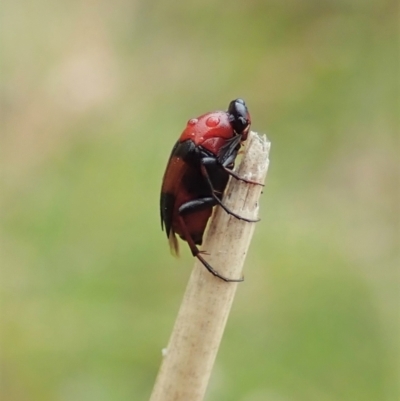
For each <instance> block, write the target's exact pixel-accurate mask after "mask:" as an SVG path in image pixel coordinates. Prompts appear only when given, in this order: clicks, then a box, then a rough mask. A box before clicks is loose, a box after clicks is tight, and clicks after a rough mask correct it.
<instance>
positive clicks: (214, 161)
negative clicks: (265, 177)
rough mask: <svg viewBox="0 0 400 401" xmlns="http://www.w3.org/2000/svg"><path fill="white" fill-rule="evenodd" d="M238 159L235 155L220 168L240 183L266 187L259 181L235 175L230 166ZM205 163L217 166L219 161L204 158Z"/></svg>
mask: <svg viewBox="0 0 400 401" xmlns="http://www.w3.org/2000/svg"><path fill="white" fill-rule="evenodd" d="M235 159H236V155H235V154H233V155H232V156H229V157H228V158H227V159H226V160H225V162H224V163H223V164H219V165H220V166H222V168H223V169H224V170H225V171H226V172H227V173H228V174H229V175H231V176H232V177H234V178H236V179H237V180H239V181H243V182H245V183H247V184H254V185H261V186H262V187H263V186H264V184H261V183H260V182H257V181H253V180H248V179H247V178H243V177H240V176H239V175H238V174H237V173H235V171H233V170H232V169H230V168H228V166H229V165H230V164H231V163H233V162H234V161H235ZM202 160H203V161H204V164H205V165H212V164H214V165H215V164H217V161H216V160H215V159H214V158H213V157H204V158H203V159H202Z"/></svg>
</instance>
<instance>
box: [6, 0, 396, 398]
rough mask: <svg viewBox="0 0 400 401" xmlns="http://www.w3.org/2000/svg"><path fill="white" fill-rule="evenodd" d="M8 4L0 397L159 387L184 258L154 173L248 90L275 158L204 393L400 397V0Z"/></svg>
mask: <svg viewBox="0 0 400 401" xmlns="http://www.w3.org/2000/svg"><path fill="white" fill-rule="evenodd" d="M4 9H5V11H6V13H5V14H6V16H5V18H3V32H4V38H3V52H2V55H3V58H2V61H1V66H2V74H1V76H2V86H1V88H2V95H1V101H2V110H3V113H2V114H3V117H4V118H3V119H2V122H3V124H2V128H3V129H2V133H3V135H2V161H3V168H2V179H3V184H2V191H1V192H2V205H3V208H2V210H3V219H2V220H3V221H2V227H3V236H2V249H3V251H2V256H1V259H2V263H1V264H2V273H1V280H0V288H1V294H2V307H1V311H2V313H1V322H0V327H1V328H0V332H1V360H2V367H1V372H2V388H1V394H2V400H3V399H4V401H54V400H56V401H78V400H79V401H92V400H93V401H111V400H112V401H125V400H126V401H128V400H146V399H147V398H148V397H149V394H150V391H151V388H152V385H153V382H154V379H155V376H156V373H157V370H158V367H159V363H160V359H161V349H162V348H163V347H164V346H165V345H166V343H167V341H168V336H169V333H170V331H171V329H172V325H173V322H174V318H175V316H176V314H177V311H178V307H179V304H180V300H181V298H182V295H183V292H184V289H185V284H186V281H187V278H188V276H189V274H190V270H191V266H192V265H193V260H192V259H191V257H190V255H189V252H188V251H187V250H186V248H185V247H184V246H183V247H182V248H183V249H184V251H183V252H182V253H183V255H182V257H181V259H180V260H176V259H174V258H173V257H171V256H170V254H169V251H168V244H167V240H166V238H165V234H164V233H162V232H161V230H160V222H159V212H158V201H159V191H160V185H161V178H162V174H163V172H164V168H165V165H166V162H167V159H168V156H169V152H170V150H171V148H172V146H173V144H174V142H175V140H176V139H177V137H178V135H179V134H180V133H181V131H182V129H183V127H184V126H185V123H186V121H187V120H188V119H189V118H190V117H193V116H196V115H198V114H200V113H203V112H207V111H210V110H213V109H224V108H226V107H227V105H228V103H229V101H230V100H232V99H233V98H235V97H239V96H240V97H243V98H244V99H245V100H246V102H247V104H248V106H249V108H250V111H251V113H252V118H253V129H254V130H255V131H259V132H266V133H267V134H268V136H269V138H270V140H271V141H272V150H271V165H270V171H269V175H268V179H267V186H266V188H265V191H264V195H263V198H262V204H261V218H262V221H261V222H260V223H259V224H258V226H257V229H256V232H255V236H254V241H253V243H252V246H251V250H250V254H249V257H248V260H247V263H246V268H245V275H246V281H245V282H244V283H243V284H241V285H240V288H239V291H238V295H237V298H236V300H235V304H234V307H233V310H232V314H231V317H230V320H229V322H228V326H227V330H226V333H225V337H224V340H223V343H222V347H221V350H220V353H219V355H218V359H217V362H216V366H215V369H214V374H213V377H212V381H211V384H210V388H209V391H208V396H207V400H208V401H217V400H218V401H220V400H242V401H311V400H312V401H355V400H362V401H394V400H396V399H397V396H398V386H397V384H396V378H398V367H399V363H398V361H399V355H400V354H399V341H398V337H399V330H398V329H399V295H398V291H399V277H398V261H399V258H398V242H397V241H398V231H397V228H398V225H397V224H396V222H397V223H398V204H397V202H396V200H395V195H396V193H398V192H397V191H398V179H397V178H398V177H397V176H396V174H397V172H398V149H396V148H395V134H396V133H397V134H398V132H399V129H398V128H399V124H398V123H399V120H398V112H399V108H398V105H399V103H398V100H399V80H398V72H399V57H398V54H399V53H398V50H399V47H398V45H399V31H398V20H399V13H398V4H397V2H394V1H389V0H384V1H379V0H370V1H358V0H355V1H352V0H342V1H324V2H320V1H316V0H305V1H301V2H298V1H293V0H289V1H287V2H279V1H273V0H270V1H261V0H258V1H257V0H255V1H249V2H241V1H237V0H235V1H231V2H222V1H214V2H209V1H193V2H176V3H173V2H165V1H164V2H162V1H151V2H146V1H139V2H132V1H126V0H119V1H117V2H108V3H106V2H101V1H92V2H88V3H85V2H81V3H80V2H66V1H59V2H51V1H49V0H39V1H37V2H34V3H32V2H28V1H22V2H11V1H9V2H8V4H7V5H6V6H5V7H4Z"/></svg>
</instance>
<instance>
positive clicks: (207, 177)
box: [200, 159, 260, 223]
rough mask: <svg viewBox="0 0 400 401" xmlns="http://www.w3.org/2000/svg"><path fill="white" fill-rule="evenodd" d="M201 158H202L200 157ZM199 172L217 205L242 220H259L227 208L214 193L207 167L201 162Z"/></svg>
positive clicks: (251, 221)
mask: <svg viewBox="0 0 400 401" xmlns="http://www.w3.org/2000/svg"><path fill="white" fill-rule="evenodd" d="M202 160H203V159H202ZM200 166H201V172H202V174H203V176H204V177H205V179H206V180H207V183H208V185H209V187H210V189H211V196H212V197H213V198H214V200H215V202H216V203H218V205H220V206H221V207H222V209H224V210H225V212H226V213H228V214H230V215H231V216H233V217H236V218H237V219H239V220H243V221H247V222H248V223H257V222H258V221H260V219H248V218H246V217H242V216H240V215H238V214H236V213H234V212H232V210H230V209H229V208H227V207H226V206H225V205H224V204H223V203H222V201H221V200H220V199H219V198H218V196H217V195H216V194H215V190H214V187H213V184H212V182H211V179H210V176H209V174H208V171H207V168H206V166H205V165H204V164H203V163H201V165H200Z"/></svg>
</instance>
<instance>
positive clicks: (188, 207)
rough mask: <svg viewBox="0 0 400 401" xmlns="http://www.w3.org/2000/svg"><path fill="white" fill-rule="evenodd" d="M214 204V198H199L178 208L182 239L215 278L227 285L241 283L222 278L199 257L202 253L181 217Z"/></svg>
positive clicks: (236, 280) (241, 279)
mask: <svg viewBox="0 0 400 401" xmlns="http://www.w3.org/2000/svg"><path fill="white" fill-rule="evenodd" d="M215 204H216V202H215V199H214V198H200V199H196V200H193V201H189V202H186V203H184V204H183V205H182V206H181V207H180V208H179V214H178V220H179V224H180V228H181V230H182V234H183V237H184V238H185V240H186V242H187V243H188V245H189V248H190V251H191V252H192V255H193V256H194V257H196V258H197V259H199V260H200V262H201V263H202V264H203V265H204V267H205V268H206V269H207V270H208V271H209V272H210V273H211V274H212V275H213V276H215V277H218V278H220V279H221V280H223V281H226V282H227V283H230V282H240V281H243V280H244V279H243V278H240V279H231V278H227V277H225V276H222V275H221V274H219V273H218V272H217V270H215V269H214V268H213V267H212V266H211V265H210V264H209V263H208V262H207V261H206V260H205V259H204V258H203V256H201V253H203V252H202V251H200V250H199V248H198V247H197V245H196V244H195V243H194V241H193V238H192V236H191V235H190V233H189V231H188V229H187V227H186V223H185V220H184V218H183V215H185V214H189V213H191V212H196V211H199V210H201V209H205V208H207V207H212V206H214V205H215Z"/></svg>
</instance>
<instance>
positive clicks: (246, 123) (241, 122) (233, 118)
mask: <svg viewBox="0 0 400 401" xmlns="http://www.w3.org/2000/svg"><path fill="white" fill-rule="evenodd" d="M228 114H229V121H230V123H231V125H232V127H233V129H234V130H235V132H236V133H237V134H238V135H241V136H242V141H245V140H246V139H247V135H248V133H249V130H250V124H251V119H250V114H249V111H248V110H247V106H246V103H245V102H244V100H243V99H235V100H232V101H231V102H230V103H229V107H228Z"/></svg>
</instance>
